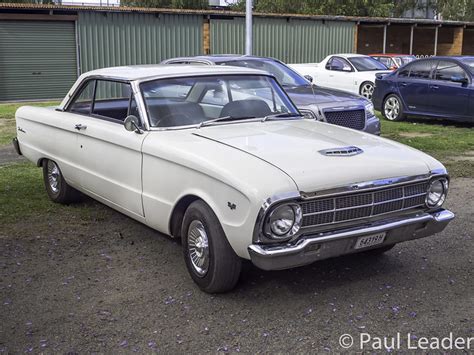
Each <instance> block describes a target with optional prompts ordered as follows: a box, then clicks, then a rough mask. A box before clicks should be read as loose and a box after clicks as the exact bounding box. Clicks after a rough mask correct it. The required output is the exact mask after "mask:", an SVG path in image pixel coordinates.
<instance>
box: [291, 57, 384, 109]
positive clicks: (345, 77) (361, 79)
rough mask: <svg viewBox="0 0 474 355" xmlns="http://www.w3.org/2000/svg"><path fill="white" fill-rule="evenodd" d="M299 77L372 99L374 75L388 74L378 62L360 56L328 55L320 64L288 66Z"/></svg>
mask: <svg viewBox="0 0 474 355" xmlns="http://www.w3.org/2000/svg"><path fill="white" fill-rule="evenodd" d="M288 65H289V66H290V67H291V68H293V69H294V70H296V71H297V72H298V73H300V74H301V75H309V76H311V77H312V78H313V80H314V82H315V83H316V84H318V85H320V86H325V87H329V88H334V89H340V90H344V91H349V92H352V93H356V94H359V95H362V96H364V97H366V98H368V99H369V100H370V99H371V98H372V93H373V92H374V84H375V74H378V73H390V72H391V71H390V70H388V68H387V67H386V66H385V65H383V64H382V63H380V62H379V61H378V60H376V59H374V58H372V57H369V56H368V55H362V54H353V53H350V54H333V55H328V56H327V57H326V58H324V60H323V61H322V62H321V63H307V64H288Z"/></svg>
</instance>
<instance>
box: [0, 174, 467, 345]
mask: <svg viewBox="0 0 474 355" xmlns="http://www.w3.org/2000/svg"><path fill="white" fill-rule="evenodd" d="M473 201H474V179H456V180H454V181H453V182H452V188H451V191H450V196H449V197H448V203H447V207H448V208H450V209H451V210H452V211H454V212H455V213H456V214H457V219H456V220H455V221H453V222H452V223H451V224H450V225H449V227H448V228H447V229H446V230H445V231H444V232H443V233H441V234H439V235H437V236H435V237H432V238H426V239H421V240H416V241H412V242H407V243H405V244H401V245H399V246H396V247H395V248H394V249H392V250H391V251H389V252H388V253H387V254H385V255H383V256H381V257H379V258H367V257H362V256H351V257H345V258H337V259H332V260H327V261H323V262H319V263H316V264H313V265H310V266H306V267H302V268H298V269H293V270H286V271H278V272H264V271H261V270H258V269H256V268H255V267H252V266H249V267H248V268H247V270H246V271H245V272H244V273H243V275H242V278H241V280H240V282H239V284H238V287H237V289H236V290H235V291H234V292H232V293H228V294H224V295H215V296H212V295H208V294H204V293H202V292H200V291H199V290H198V289H197V288H196V287H195V286H194V284H193V283H192V281H191V279H190V277H189V276H188V274H187V271H186V268H185V265H184V262H183V258H182V255H181V249H180V245H179V244H178V243H176V242H175V241H173V240H171V239H169V238H167V237H165V236H163V235H161V234H159V233H157V232H155V231H153V230H151V229H149V228H147V227H145V226H143V225H141V224H139V223H137V222H135V221H133V220H131V219H129V218H127V217H125V216H123V215H121V214H119V213H117V212H114V211H113V210H110V209H108V208H107V207H104V206H103V205H101V204H99V203H96V202H93V201H90V202H87V205H88V206H89V208H90V210H91V211H92V212H91V215H92V217H88V218H84V217H83V216H82V215H81V213H80V211H79V209H78V211H75V210H74V209H72V210H71V209H68V210H67V211H66V210H65V211H64V212H60V213H58V214H57V215H45V216H44V217H43V218H37V219H30V220H25V221H22V222H21V223H17V224H13V225H4V224H3V225H1V226H0V239H1V241H0V255H1V260H0V302H1V303H0V314H1V321H0V352H1V351H5V352H8V353H20V352H30V351H31V352H34V353H38V352H46V353H57V352H63V353H67V352H72V353H74V352H83V353H85V352H87V353H89V352H101V353H103V352H107V353H117V352H131V351H139V352H153V351H160V352H165V353H183V352H192V353H196V352H198V353H202V352H213V353H215V352H219V351H223V352H238V351H240V352H245V353H256V352H265V353H274V352H292V353H293V352H313V353H316V352H317V353H320V352H336V353H339V352H341V351H343V348H341V346H340V345H339V337H340V336H341V335H342V334H344V333H347V334H350V335H352V336H354V337H358V336H359V335H360V333H369V334H370V335H371V336H373V337H375V336H379V337H382V336H396V334H397V332H400V333H401V336H402V345H401V346H402V349H406V344H404V340H403V339H404V338H405V337H406V334H407V333H411V337H412V339H416V338H420V337H445V336H448V335H449V333H450V332H452V333H453V334H454V336H455V337H464V338H467V337H473V336H474V321H473V318H474V317H473V316H474V296H473V295H474V283H473V258H474V248H473V247H474V243H473V234H474V206H473ZM356 342H357V340H356ZM472 345H473V347H471V351H472V349H473V348H474V341H473V343H472ZM365 349H366V350H370V348H365ZM352 350H357V349H356V348H352ZM466 352H468V351H466Z"/></svg>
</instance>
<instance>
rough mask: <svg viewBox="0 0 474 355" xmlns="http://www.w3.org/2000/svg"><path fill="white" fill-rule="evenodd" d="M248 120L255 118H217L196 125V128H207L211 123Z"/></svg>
mask: <svg viewBox="0 0 474 355" xmlns="http://www.w3.org/2000/svg"><path fill="white" fill-rule="evenodd" d="M248 118H255V117H254V116H248V117H232V116H224V117H218V118H214V119H212V120H207V121H202V122H201V123H200V124H198V125H197V127H196V128H201V127H205V126H208V125H210V124H211V123H214V122H221V121H235V120H246V119H248Z"/></svg>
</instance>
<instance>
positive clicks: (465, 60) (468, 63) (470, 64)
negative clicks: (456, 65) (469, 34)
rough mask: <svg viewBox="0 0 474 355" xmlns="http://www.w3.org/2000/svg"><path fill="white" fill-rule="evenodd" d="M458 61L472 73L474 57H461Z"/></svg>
mask: <svg viewBox="0 0 474 355" xmlns="http://www.w3.org/2000/svg"><path fill="white" fill-rule="evenodd" d="M460 62H461V63H463V64H464V65H466V66H467V67H468V68H469V71H470V72H471V74H474V58H463V59H461V60H460Z"/></svg>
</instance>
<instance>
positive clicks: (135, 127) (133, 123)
mask: <svg viewBox="0 0 474 355" xmlns="http://www.w3.org/2000/svg"><path fill="white" fill-rule="evenodd" d="M123 126H124V127H125V129H126V130H127V131H129V132H132V131H134V132H135V133H138V134H143V131H142V130H141V128H140V121H139V119H138V117H136V116H133V115H130V116H127V117H126V118H125V120H124V121H123Z"/></svg>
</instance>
